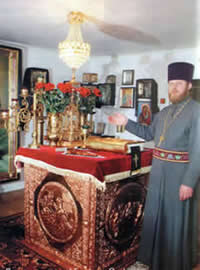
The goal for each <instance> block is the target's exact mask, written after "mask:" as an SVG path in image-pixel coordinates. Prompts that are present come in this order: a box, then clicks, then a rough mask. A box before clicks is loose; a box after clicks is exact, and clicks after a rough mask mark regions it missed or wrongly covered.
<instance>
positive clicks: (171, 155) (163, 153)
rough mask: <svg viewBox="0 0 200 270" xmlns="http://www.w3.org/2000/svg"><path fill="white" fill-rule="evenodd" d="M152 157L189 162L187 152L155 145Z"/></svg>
mask: <svg viewBox="0 0 200 270" xmlns="http://www.w3.org/2000/svg"><path fill="white" fill-rule="evenodd" d="M153 157H154V158H157V159H161V160H165V161H170V162H181V163H187V162H189V154H188V152H176V151H169V150H165V149H161V148H157V147H156V148H155V149H154V150H153Z"/></svg>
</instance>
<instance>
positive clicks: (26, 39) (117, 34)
mask: <svg viewBox="0 0 200 270" xmlns="http://www.w3.org/2000/svg"><path fill="white" fill-rule="evenodd" d="M198 1H199V2H200V0H0V40H5V41H11V42H17V43H21V44H27V45H33V46H37V47H44V48H53V49H56V48H57V46H58V43H59V42H60V41H63V40H64V39H65V38H66V36H67V33H68V21H67V14H68V13H69V12H70V11H82V12H83V13H85V14H87V15H88V16H92V20H90V21H87V22H85V23H84V24H83V27H82V32H83V38H84V40H85V41H87V42H89V43H90V44H91V47H92V55H118V54H125V53H132V54H134V53H138V52H142V51H146V50H148V51H149V50H165V49H167V50H168V49H177V48H193V47H196V46H197V45H198V41H200V3H199V4H198Z"/></svg>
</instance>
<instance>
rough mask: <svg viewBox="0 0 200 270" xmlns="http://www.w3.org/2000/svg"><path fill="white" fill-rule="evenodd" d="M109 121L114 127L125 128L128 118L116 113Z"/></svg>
mask: <svg viewBox="0 0 200 270" xmlns="http://www.w3.org/2000/svg"><path fill="white" fill-rule="evenodd" d="M108 121H109V123H110V124H112V125H117V126H125V125H126V124H127V122H128V118H127V117H126V116H125V115H123V114H121V113H114V114H112V115H110V116H109V117H108Z"/></svg>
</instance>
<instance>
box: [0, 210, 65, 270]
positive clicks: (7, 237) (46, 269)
mask: <svg viewBox="0 0 200 270" xmlns="http://www.w3.org/2000/svg"><path fill="white" fill-rule="evenodd" d="M0 270H63V268H61V267H60V266H58V265H57V264H55V263H54V262H51V261H49V260H48V259H46V258H44V257H42V256H40V255H39V254H37V253H36V252H34V251H32V250H31V249H30V248H29V247H27V246H26V245H25V243H24V216H23V213H19V214H17V215H13V216H9V217H6V218H0Z"/></svg>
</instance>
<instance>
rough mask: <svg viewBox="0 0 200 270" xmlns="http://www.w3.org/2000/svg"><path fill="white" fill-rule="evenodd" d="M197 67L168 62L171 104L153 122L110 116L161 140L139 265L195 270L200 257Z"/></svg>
mask: <svg viewBox="0 0 200 270" xmlns="http://www.w3.org/2000/svg"><path fill="white" fill-rule="evenodd" d="M193 72H194V66H193V65H192V64H190V63H186V62H176V63H172V64H170V65H169V66H168V94H169V100H170V102H171V104H170V105H169V106H167V107H165V108H164V109H163V110H162V111H160V112H159V113H157V114H156V115H155V117H154V119H153V121H152V123H151V125H149V126H146V125H142V124H139V123H136V122H134V121H132V120H131V119H128V118H127V117H126V116H124V115H122V114H120V113H116V114H114V115H111V116H110V117H109V122H110V123H111V124H115V125H124V126H125V129H126V130H127V131H129V132H131V133H134V134H135V135H137V136H139V137H141V138H143V139H145V140H147V141H150V140H154V142H155V148H154V151H153V157H154V158H153V163H152V170H151V174H150V181H149V186H148V192H147V199H146V205H145V211H144V223H143V229H142V235H141V242H140V248H139V253H138V261H139V262H141V263H142V264H140V263H136V264H135V268H133V269H149V268H150V269H151V270H169V269H170V270H191V269H192V264H193V263H194V262H195V261H194V259H195V258H194V257H195V256H193V255H194V254H193V250H194V249H193V248H194V245H195V242H196V238H197V236H196V237H195V231H194V228H196V224H194V221H195V217H196V215H197V213H196V209H197V208H196V206H197V200H196V195H197V194H196V193H197V192H196V191H197V183H198V178H199V176H200V104H199V103H197V102H196V101H194V100H192V99H191V97H190V90H191V88H192V77H193ZM142 265H143V268H142V267H141V266H142ZM145 265H146V266H145ZM148 267H149V268H148Z"/></svg>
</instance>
